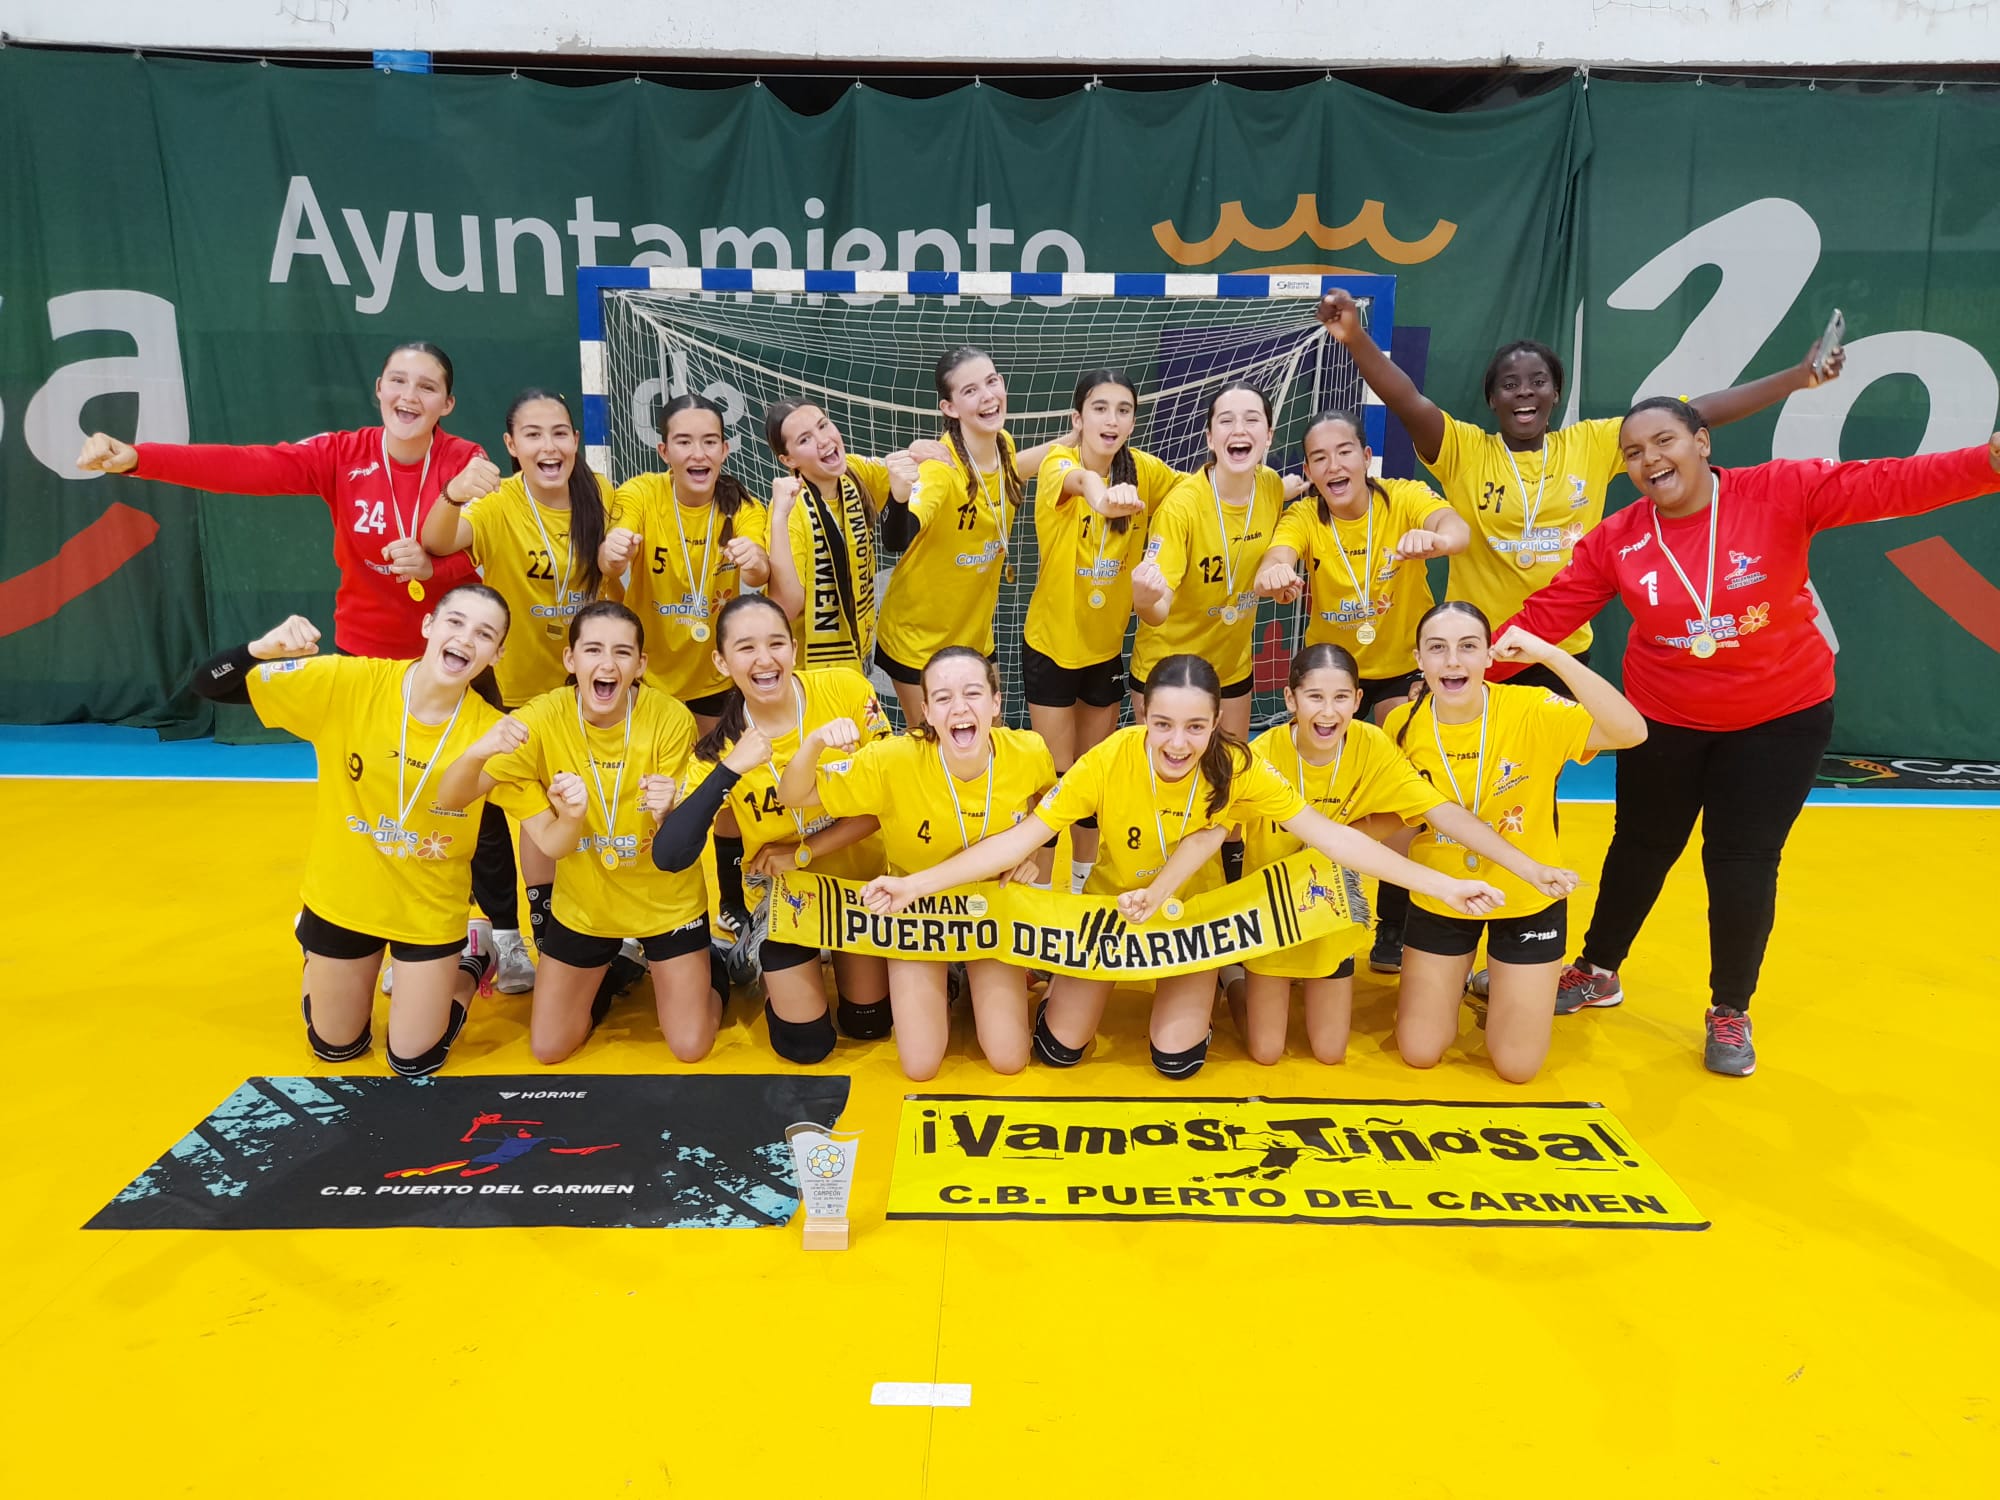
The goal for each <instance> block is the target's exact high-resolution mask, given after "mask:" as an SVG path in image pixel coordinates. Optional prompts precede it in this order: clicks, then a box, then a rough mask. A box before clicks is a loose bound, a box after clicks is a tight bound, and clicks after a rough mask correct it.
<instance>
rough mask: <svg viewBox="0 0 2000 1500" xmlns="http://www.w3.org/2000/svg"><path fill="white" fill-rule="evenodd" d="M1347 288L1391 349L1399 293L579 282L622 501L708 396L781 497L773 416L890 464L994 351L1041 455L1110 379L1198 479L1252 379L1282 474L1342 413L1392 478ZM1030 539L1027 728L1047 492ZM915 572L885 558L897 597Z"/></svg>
mask: <svg viewBox="0 0 2000 1500" xmlns="http://www.w3.org/2000/svg"><path fill="white" fill-rule="evenodd" d="M1335 287H1344V288H1346V289H1347V290H1348V291H1349V292H1350V293H1351V294H1352V295H1353V296H1354V298H1355V300H1356V301H1357V302H1358V303H1360V305H1361V308H1362V316H1363V320H1364V322H1365V324H1366V326H1367V327H1368V328H1369V330H1370V332H1371V333H1372V334H1373V336H1374V338H1375V340H1376V342H1377V343H1378V344H1380V345H1382V346H1383V347H1384V348H1386V347H1388V344H1389V340H1390V335H1391V332H1392V330H1393V328H1394V326H1395V297H1396V284H1395V278H1394V277H1389V276H1348V275H1314V274H1284V273H1275V272H1273V273H1254V274H1252V273H1244V274H1158V273H1112V272H1084V273H1046V272H1004V271H1002V272H977V273H974V272H949V271H908V272H902V271H804V270H775V269H752V268H732V267H723V268H708V269H702V268H687V269H682V268H674V267H660V266H593V267H585V268H583V269H582V270H580V271H579V272H578V273H577V317H578V342H579V352H580V359H581V367H582V388H583V413H582V416H583V439H584V451H585V456H586V460H587V461H588V462H589V464H590V465H591V467H592V468H594V469H596V470H597V471H598V472H599V473H601V474H604V475H605V476H606V477H607V478H609V479H610V480H611V481H612V483H614V484H619V483H623V482H624V481H625V480H627V479H629V478H631V477H632V476H633V475H634V474H636V473H640V472H643V471H645V470H649V469H659V468H661V467H663V465H662V464H661V462H660V459H659V456H658V454H657V452H656V451H655V444H656V443H657V442H658V441H659V433H658V425H657V424H658V416H659V410H660V407H661V406H662V405H663V404H664V403H665V402H666V401H668V400H671V399H673V398H674V397H675V396H678V395H680V394H682V393H684V392H687V391H695V392H699V393H702V394H705V395H707V396H709V397H710V399H712V400H714V401H715V402H716V403H717V404H718V405H719V406H721V407H722V409H723V413H724V424H725V428H726V431H727V435H728V438H729V442H730V453H729V458H728V468H729V470H730V472H732V473H734V474H735V475H736V476H737V477H738V478H739V479H741V480H742V481H743V482H744V483H745V484H746V485H747V486H749V488H750V490H751V492H752V493H753V494H757V495H768V494H769V493H770V490H771V483H772V480H773V479H774V478H776V476H777V472H778V466H777V463H776V461H775V460H774V459H773V458H772V456H771V453H770V450H769V448H768V447H767V446H766V444H765V441H764V428H763V413H764V409H765V408H766V407H767V406H768V405H769V404H770V403H772V402H774V401H777V400H780V399H785V398H799V399H806V400H811V401H814V402H816V403H818V404H820V405H821V406H823V407H824V408H825V409H826V411H827V414H828V415H829V416H830V417H832V419H833V421H834V422H835V423H836V424H837V425H838V426H839V428H840V430H841V434H842V436H843V438H844V439H845V441H846V444H847V448H848V451H849V452H850V453H853V454H857V455H864V456H868V457H879V456H880V455H882V454H884V453H887V452H890V451H893V450H895V449H897V448H901V447H903V446H904V445H906V444H908V443H910V442H913V441H915V440H916V439H919V438H935V437H937V436H938V435H939V433H940V431H941V419H940V416H939V413H938V407H937V398H936V395H935V388H934V386H933V384H932V377H931V370H932V366H933V364H934V363H935V361H936V359H937V357H938V356H939V355H940V354H941V353H943V352H944V351H945V350H946V349H948V348H951V347H954V346H956V345H959V344H972V345H976V346H978V347H979V348H982V349H984V350H986V351H987V352H988V353H990V354H991V355H992V356H993V359H994V363H995V365H996V366H997V367H998V368H999V370H1000V373H1001V375H1002V376H1003V377H1004V378H1005V380H1006V382H1007V391H1008V419H1007V425H1008V429H1009V431H1010V432H1012V434H1013V435H1014V439H1015V441H1016V443H1017V444H1018V445H1019V446H1021V447H1023V448H1026V447H1029V446H1031V445H1033V444H1036V443H1040V442H1043V441H1045V440H1047V439H1050V438H1059V437H1061V436H1062V435H1063V434H1064V433H1065V432H1066V431H1067V429H1068V422H1069V411H1070V399H1071V393H1072V389H1073V387H1074V385H1075V382H1076V380H1077V377H1078V376H1079V375H1081V374H1082V373H1084V372H1085V371H1087V370H1092V369H1096V368H1100V367H1108V368H1111V369H1117V370H1123V371H1124V372H1125V373H1126V374H1128V375H1129V376H1130V377H1131V378H1132V380H1133V382H1134V384H1135V385H1137V386H1138V389H1139V418H1138V424H1137V427H1136V428H1135V430H1134V433H1133V438H1132V441H1133V443H1134V445H1135V446H1137V447H1140V448H1143V449H1145V450H1146V451H1148V452H1150V453H1153V454H1154V455H1156V456H1157V457H1159V458H1161V459H1163V460H1164V461H1165V462H1167V463H1169V464H1171V465H1172V466H1173V467H1175V468H1177V469H1183V470H1193V469H1196V468H1198V467H1199V466H1200V464H1201V463H1202V461H1203V460H1204V459H1205V458H1206V456H1207V447H1206V441H1205V434H1204V418H1205V414H1206V410H1207V405H1208V400H1209V397H1210V395H1211V394H1212V393H1213V392H1214V390H1215V389H1216V388H1217V387H1218V386H1219V385H1221V384H1222V383H1223V382H1224V381H1225V380H1233V379H1242V380H1248V381H1250V382H1251V383H1252V384H1254V385H1256V386H1257V387H1259V388H1260V389H1262V390H1263V391H1265V392H1266V393H1267V394H1268V395H1269V396H1270V398H1271V402H1272V407H1273V428H1274V433H1273V440H1272V444H1271V454H1270V458H1269V459H1268V460H1267V462H1269V463H1270V464H1271V465H1272V466H1273V467H1274V468H1277V469H1279V470H1281V471H1283V472H1286V473H1293V472H1296V471H1297V470H1298V468H1299V466H1300V462H1301V457H1302V455H1301V444H1302V440H1303V437H1304V433H1305V428H1306V425H1307V423H1308V421H1309V420H1310V418H1311V417H1312V415H1313V414H1314V413H1316V412H1319V411H1322V410H1325V409H1327V408H1329V407H1336V406H1337V407H1349V408H1352V409H1355V410H1358V411H1360V412H1361V414H1362V419H1363V423H1364V426H1365V427H1366V435H1367V439H1368V443H1369V446H1370V447H1371V448H1372V449H1374V451H1375V454H1376V458H1377V464H1378V466H1379V463H1380V456H1381V453H1382V449H1383V440H1384V436H1385V431H1386V412H1385V410H1384V408H1383V407H1382V405H1381V404H1380V402H1379V400H1378V399H1377V398H1376V397H1375V395H1374V393H1373V392H1371V391H1369V390H1368V389H1367V387H1366V385H1365V384H1364V383H1363V381H1362V380H1361V376H1360V372H1359V371H1358V370H1357V369H1356V368H1355V366H1354V362H1353V360H1352V359H1351V358H1349V356H1348V354H1347V351H1346V350H1345V349H1343V348H1342V347H1341V346H1340V345H1339V344H1337V343H1335V342H1334V341H1333V340H1331V339H1330V338H1328V337H1327V336H1326V334H1325V332H1324V331H1323V330H1322V329H1321V328H1320V327H1319V325H1318V324H1317V323H1316V322H1315V321H1314V319H1313V315H1312V307H1313V304H1314V303H1315V302H1316V301H1317V300H1318V298H1319V297H1320V296H1321V295H1323V294H1324V293H1325V292H1327V291H1330V290H1332V289H1333V288H1335ZM1014 528H1015V529H1014V533H1013V538H1012V544H1011V546H1010V548H1009V555H1010V557H1011V558H1012V559H1013V560H1014V562H1015V570H1014V573H1015V576H1014V578H1013V579H1012V581H1011V582H1008V583H1006V584H1004V585H1003V586H1002V589H1001V596H1000V604H999V608H998V612H997V616H996V619H995V633H996V638H997V640H998V654H999V665H1000V672H1001V681H1002V683H1003V685H1004V686H1005V688H1006V691H1007V707H1008V718H1009V720H1010V721H1011V722H1015V723H1025V722H1026V705H1025V703H1024V701H1023V699H1022V697H1021V693H1020V690H1019V689H1020V667H1019V659H1020V643H1021V632H1022V628H1023V624H1024V622H1025V619H1026V612H1027V605H1028V599H1029V596H1030V594H1031V593H1032V591H1033V588H1034V581H1035V572H1036V563H1037V558H1036V555H1035V552H1036V549H1035V545H1034V515H1033V495H1032V492H1031V494H1030V497H1029V503H1028V504H1027V505H1025V506H1024V507H1023V508H1022V514H1021V515H1020V516H1018V517H1017V518H1016V520H1015V522H1014ZM894 563H895V559H894V558H893V557H892V556H890V555H888V554H887V553H885V554H884V574H883V577H882V578H881V579H880V580H879V581H878V589H877V597H878V598H881V597H885V595H886V586H887V578H888V574H889V572H891V571H892V570H893V568H894ZM1302 621H1303V615H1302V612H1301V607H1300V606H1298V605H1292V606H1286V607H1283V608H1281V607H1279V606H1277V605H1275V604H1273V603H1272V602H1271V601H1269V600H1266V601H1264V602H1263V603H1262V605H1261V606H1260V609H1259V618H1258V625H1257V648H1256V662H1257V678H1256V700H1255V706H1254V717H1255V721H1256V722H1257V723H1259V724H1265V723H1269V722H1271V721H1273V720H1274V719H1275V718H1276V717H1278V716H1279V715H1281V714H1282V712H1283V698H1282V691H1281V690H1282V687H1283V683H1284V671H1285V666H1286V664H1287V662H1288V661H1289V659H1290V656H1291V653H1292V652H1293V650H1295V649H1296V647H1297V644H1298V641H1299V639H1300V636H1301V632H1302ZM881 685H882V686H884V687H885V688H886V683H883V684H881ZM891 702H893V694H889V695H887V696H886V697H885V706H886V705H887V704H888V703H891Z"/></svg>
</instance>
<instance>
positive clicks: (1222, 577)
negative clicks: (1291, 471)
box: [1132, 468, 1285, 687]
mask: <svg viewBox="0 0 2000 1500" xmlns="http://www.w3.org/2000/svg"><path fill="white" fill-rule="evenodd" d="M1284 508H1285V481H1284V478H1283V477H1282V476H1281V475H1280V474H1279V473H1278V471H1277V470H1276V469H1268V468H1262V469H1259V470H1258V471H1257V486H1256V489H1255V490H1253V491H1252V492H1251V496H1250V504H1249V505H1248V506H1246V507H1243V508H1241V509H1237V508H1235V507H1233V506H1227V505H1222V504H1221V503H1220V501H1218V500H1217V498H1216V494H1215V487H1214V486H1213V485H1212V484H1211V483H1210V482H1209V475H1208V471H1207V470H1205V469H1204V470H1203V471H1202V472H1201V473H1198V474H1187V475H1183V476H1182V478H1181V481H1180V483H1179V484H1177V485H1175V486H1174V489H1173V493H1172V494H1170V495H1168V496H1167V498H1166V499H1165V500H1164V501H1163V502H1161V505H1160V509H1159V513H1158V514H1157V515H1155V516H1154V517H1153V523H1152V534H1151V536H1150V537H1149V539H1148V541H1147V544H1146V550H1147V555H1148V556H1149V557H1151V558H1152V560H1153V561H1154V562H1156V563H1158V564H1159V567H1160V571H1161V572H1162V573H1164V574H1165V575H1166V579H1167V586H1168V587H1169V588H1171V589H1173V591H1174V602H1173V606H1172V608H1171V610H1170V611H1169V612H1168V615H1167V621H1166V623H1165V624H1164V625H1148V624H1147V623H1146V622H1145V621H1144V620H1141V621H1140V622H1139V634H1138V637H1137V638H1136V639H1135V640H1134V641H1133V643H1132V675H1133V676H1134V677H1135V678H1137V679H1138V680H1139V681H1141V682H1144V681H1145V680H1146V679H1147V677H1148V676H1149V675H1150V674H1151V672H1152V670H1153V668H1154V667H1155V666H1157V665H1158V664H1159V663H1160V661H1161V659H1162V658H1164V657H1168V656H1177V655H1179V654H1181V653H1182V652H1189V653H1192V654H1193V655H1195V656H1200V657H1204V658H1206V660H1207V661H1208V664H1209V665H1210V666H1212V667H1214V668H1215V671H1216V675H1217V676H1219V677H1220V678H1221V679H1222V685H1223V686H1224V687H1228V686H1229V685H1230V684H1231V683H1235V682H1241V681H1242V680H1243V679H1244V678H1246V677H1248V676H1249V675H1250V667H1251V646H1252V642H1253V640H1254V638H1255V636H1256V633H1257V568H1258V566H1259V564H1261V563H1262V562H1263V560H1264V553H1265V551H1266V550H1267V549H1268V548H1269V547H1270V545H1271V542H1272V539H1273V538H1274V537H1275V536H1276V534H1277V530H1278V517H1279V515H1280V514H1281V513H1282V512H1283V511H1284ZM1218 512H1220V513H1219V514H1218ZM1225 519H1226V520H1227V521H1228V525H1229V531H1228V535H1227V536H1225V535H1224V534H1223V530H1222V526H1223V522H1224V520H1225ZM1225 609H1228V610H1232V611H1233V612H1234V613H1235V615H1236V618H1235V620H1234V621H1225V620H1224V619H1223V618H1222V612H1223V610H1225Z"/></svg>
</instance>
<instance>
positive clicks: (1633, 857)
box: [1583, 698, 1833, 1010]
mask: <svg viewBox="0 0 2000 1500" xmlns="http://www.w3.org/2000/svg"><path fill="white" fill-rule="evenodd" d="M1832 738H1833V700H1832V699H1831V698H1829V699H1827V700H1826V701H1825V702H1824V703H1816V704H1814V705H1813V706H1812V707H1811V708H1802V709H1800V710H1799V711H1798V712H1797V713H1791V714H1786V715H1785V716H1784V717H1783V718H1779V719H1771V720H1769V721H1768V722H1766V723H1763V724H1756V725H1752V726H1751V727H1750V728H1748V729H1732V730H1726V731H1718V730H1708V729H1684V728H1681V727H1680V726H1679V725H1675V724H1661V723H1658V722H1656V721H1654V720H1651V719H1648V720H1647V721H1646V742H1645V743H1644V744H1643V745H1637V746H1634V747H1633V748H1632V749H1630V750H1621V751H1619V752H1618V815H1617V823H1616V825H1615V827H1614V828H1613V830H1612V834H1611V848H1610V850H1609V851H1608V852H1607V853H1606V854H1605V856H1604V873H1603V875H1602V877H1601V881H1600V883H1601V889H1600V890H1599V892H1598V896H1597V909H1596V911H1595V912H1593V913H1592V915H1591V919H1590V931H1589V933H1588V934H1586V935H1585V937H1584V940H1583V960H1584V962H1586V963H1591V964H1595V965H1597V966H1598V967H1599V968H1600V969H1616V968H1617V967H1618V966H1619V965H1620V964H1622V963H1623V962H1624V961H1625V957H1626V955H1627V954H1628V953H1630V952H1631V951H1632V942H1633V939H1635V938H1637V937H1638V935H1639V929H1640V928H1641V927H1642V926H1644V925H1645V922H1646V916H1647V914H1648V913H1649V912H1651V911H1652V909H1653V903H1654V902H1655V901H1656V900H1658V899H1659V895H1660V887H1661V885H1663V884H1664V883H1665V881H1666V878H1667V871H1668V870H1670V869H1671V868H1673V864H1674V861H1675V860H1677V859H1679V858H1680V855H1681V851H1682V850H1683V849H1685V848H1686V847H1687V841H1688V835H1689V834H1690V833H1692V832H1693V831H1694V820H1695V818H1696V816H1697V815H1699V816H1700V817H1701V820H1702V822H1701V868H1702V874H1703V876H1704V877H1705V878H1706V880H1707V883H1708V962H1709V969H1708V987H1709V990H1710V992H1711V994H1712V995H1713V996H1714V1003H1715V1004H1717V1005H1727V1006H1733V1007H1735V1008H1736V1009H1737V1010H1746V1009H1748V1008H1749V1005H1750V997H1751V995H1753V994H1754V993H1756V990H1757V973H1758V971H1759V970H1760V969H1761V968H1762V967H1763V964H1764V948H1765V945H1766V944H1767V943H1768V942H1769V941H1770V938H1771V921H1772V918H1773V916H1774V915H1775V914H1776V911H1777V905H1778V859H1779V856H1780V855H1782V854H1783V853H1784V850H1785V838H1786V836H1787V835H1788V834H1790V833H1791V831H1792V824H1793V823H1794V822H1795V821H1797V819H1798V816H1799V809H1800V808H1802V807H1804V806H1805V801H1806V793H1807V792H1809V791H1811V790H1812V784H1813V777H1814V776H1815V775H1817V774H1818V772H1819V762H1820V757H1821V756H1822V755H1824V754H1825V753H1826V747H1827V744H1828V742H1829V741H1830V740H1832Z"/></svg>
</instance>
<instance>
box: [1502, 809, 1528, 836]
mask: <svg viewBox="0 0 2000 1500" xmlns="http://www.w3.org/2000/svg"><path fill="white" fill-rule="evenodd" d="M1498 826H1499V829H1500V831H1501V832H1502V833H1520V832H1522V831H1523V830H1524V829H1525V828H1526V827H1527V826H1528V810H1527V809H1526V808H1525V807H1523V806H1521V805H1520V804H1519V803H1516V804H1515V805H1514V806H1512V807H1510V808H1508V809H1507V811H1505V812H1503V813H1502V814H1500V822H1499V825H1498Z"/></svg>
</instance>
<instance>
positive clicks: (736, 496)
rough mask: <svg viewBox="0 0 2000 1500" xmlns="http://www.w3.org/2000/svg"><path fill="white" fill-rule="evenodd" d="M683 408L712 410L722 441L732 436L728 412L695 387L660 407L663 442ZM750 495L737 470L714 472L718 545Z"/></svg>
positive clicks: (731, 534) (728, 534)
mask: <svg viewBox="0 0 2000 1500" xmlns="http://www.w3.org/2000/svg"><path fill="white" fill-rule="evenodd" d="M684 411H705V412H709V413H711V414H712V415H713V416H714V417H715V425H716V427H717V428H719V429H720V430H721V432H722V438H723V441H724V442H727V441H728V440H729V418H728V414H727V413H725V412H724V411H723V409H722V408H721V407H719V406H717V405H716V404H715V403H714V402H713V401H711V400H709V399H708V397H706V396H703V395H700V394H698V393H696V392H694V391H687V392H685V393H683V394H682V395H679V396H676V397H674V399H673V400H671V401H669V402H668V403H667V404H666V405H665V406H663V407H661V408H660V441H661V442H665V441H666V440H667V428H668V427H669V426H670V425H671V424H672V422H673V419H674V418H675V417H677V416H679V415H680V414H681V413H682V412H684ZM778 420H779V421H780V422H781V423H782V422H783V421H784V418H783V417H780V418H779V419H778ZM749 498H750V491H749V490H748V489H746V488H744V485H743V481H742V480H740V479H738V478H737V477H736V476H735V475H734V474H731V473H729V472H728V471H727V470H724V471H723V472H722V473H720V474H717V475H716V476H715V509H716V513H717V514H718V515H720V516H721V517H722V535H721V536H720V537H718V538H717V543H718V545H723V546H726V545H727V544H728V543H729V541H730V539H731V538H733V537H734V536H735V535H736V512H737V511H739V510H741V509H742V508H743V502H744V501H746V500H748V499H749ZM676 503H678V501H677V502H676Z"/></svg>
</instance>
